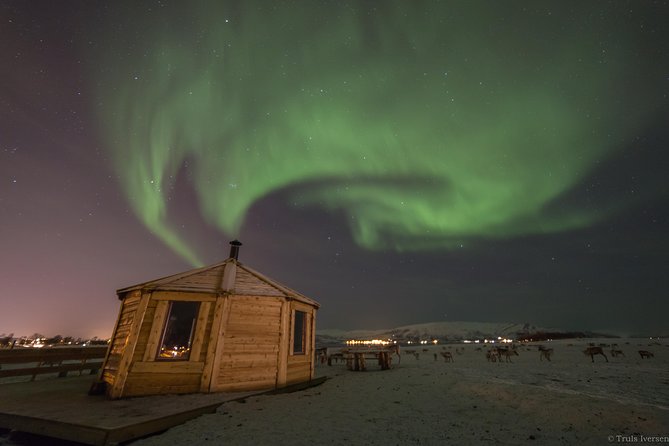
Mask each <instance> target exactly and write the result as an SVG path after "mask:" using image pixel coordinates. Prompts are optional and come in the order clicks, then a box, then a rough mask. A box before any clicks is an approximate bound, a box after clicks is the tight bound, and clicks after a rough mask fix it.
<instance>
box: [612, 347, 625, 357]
mask: <svg viewBox="0 0 669 446" xmlns="http://www.w3.org/2000/svg"><path fill="white" fill-rule="evenodd" d="M611 356H612V357H614V358H615V357H617V356H622V357H623V358H624V357H625V353H623V351H622V350H616V349H615V348H612V349H611Z"/></svg>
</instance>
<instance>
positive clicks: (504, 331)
mask: <svg viewBox="0 0 669 446" xmlns="http://www.w3.org/2000/svg"><path fill="white" fill-rule="evenodd" d="M548 331H551V332H555V331H557V330H554V329H546V328H540V327H537V326H535V325H532V324H528V323H523V324H520V323H510V322H509V323H501V322H461V321H458V322H455V321H454V322H446V321H444V322H428V323H425V324H414V325H404V326H402V327H397V328H392V329H384V330H350V331H346V330H336V329H325V330H316V342H317V343H319V344H320V345H333V344H341V343H342V342H345V341H347V340H350V339H357V340H370V339H393V340H397V341H400V342H406V341H414V342H415V341H420V340H427V341H430V340H433V339H437V340H439V341H440V342H444V341H463V340H466V339H470V340H476V339H480V340H483V339H497V337H507V338H512V339H515V338H516V337H519V336H521V335H527V334H530V333H536V332H548Z"/></svg>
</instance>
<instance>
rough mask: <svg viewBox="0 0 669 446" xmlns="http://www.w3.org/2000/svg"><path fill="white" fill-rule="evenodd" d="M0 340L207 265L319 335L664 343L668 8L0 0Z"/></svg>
mask: <svg viewBox="0 0 669 446" xmlns="http://www.w3.org/2000/svg"><path fill="white" fill-rule="evenodd" d="M0 23H1V25H0V61H1V62H0V81H1V82H0V305H1V309H0V334H2V333H12V332H13V333H15V334H16V335H26V334H32V333H35V332H39V333H43V334H45V335H55V334H61V335H74V336H100V337H106V336H109V335H110V334H111V331H112V329H113V324H114V321H115V320H116V316H117V313H118V309H119V301H118V300H117V298H116V294H115V290H116V289H119V288H122V287H126V286H130V285H134V284H136V283H139V282H144V281H148V280H152V279H156V278H159V277H163V276H166V275H170V274H174V273H178V272H182V271H186V270H188V269H191V268H193V267H195V266H202V265H207V264H211V263H215V262H218V261H220V260H223V259H225V258H226V257H227V255H228V252H229V247H228V241H230V240H232V239H234V238H238V239H239V240H241V241H242V242H243V243H244V245H243V246H242V249H241V252H240V261H242V262H243V263H245V264H247V265H249V266H251V267H252V268H254V269H256V270H258V271H261V272H262V273H264V274H266V275H267V276H269V277H272V278H274V279H276V280H278V281H279V282H282V283H284V284H286V285H288V286H289V287H291V288H294V289H296V290H298V291H300V292H302V293H303V294H306V295H307V296H310V297H312V298H314V299H316V300H317V301H319V302H320V303H321V305H322V307H321V310H320V312H319V315H318V327H319V328H343V329H352V328H370V329H371V328H391V327H394V326H399V325H406V324H416V323H421V322H434V321H449V320H450V321H460V320H469V321H491V322H506V321H508V322H519V323H524V322H529V323H531V324H535V325H539V326H544V327H551V328H559V329H566V330H599V331H608V332H614V333H621V334H637V333H645V334H658V333H660V332H662V333H664V334H666V333H669V322H668V320H669V302H668V300H667V289H668V288H669V278H668V277H669V271H668V270H669V268H668V266H669V261H668V258H669V237H668V232H667V231H668V230H669V208H668V207H667V204H669V194H668V192H669V189H668V184H669V181H668V180H667V179H666V176H667V171H668V170H669V153H668V152H667V148H668V145H669V26H667V23H669V3H668V2H666V1H657V2H651V1H643V2H636V1H635V2H623V1H615V2H590V1H588V2H584V1H580V0H579V1H574V2H565V1H559V2H557V1H556V2H545V1H532V2H529V1H528V2H519V1H510V2H495V1H490V2H437V1H426V2H420V1H411V2H408V1H404V2H390V1H383V2H382V1H358V2H356V1H350V2H347V1H316V0H314V1H306V2H280V1H258V2H253V1H210V2H176V1H175V2H167V1H163V2H161V1H151V2H149V1H145V2H135V1H132V2H122V1H113V2H101V1H67V2H53V1H7V0H2V1H0Z"/></svg>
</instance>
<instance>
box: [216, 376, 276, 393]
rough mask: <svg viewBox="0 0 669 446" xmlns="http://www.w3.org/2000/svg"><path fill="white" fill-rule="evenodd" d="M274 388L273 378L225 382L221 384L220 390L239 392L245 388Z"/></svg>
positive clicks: (245, 389)
mask: <svg viewBox="0 0 669 446" xmlns="http://www.w3.org/2000/svg"><path fill="white" fill-rule="evenodd" d="M273 388H274V379H273V378H272V379H266V380H263V381H250V382H241V383H226V384H223V385H221V391H222V392H240V391H247V390H268V389H273Z"/></svg>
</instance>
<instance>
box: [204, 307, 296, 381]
mask: <svg viewBox="0 0 669 446" xmlns="http://www.w3.org/2000/svg"><path fill="white" fill-rule="evenodd" d="M283 300H284V299H283V298H278V297H268V296H237V295H233V296H230V308H229V311H228V315H227V320H224V321H223V324H222V330H223V336H222V337H221V342H223V345H222V348H221V349H220V352H221V354H220V357H218V358H216V362H215V364H214V367H215V369H217V370H218V374H217V376H216V377H215V379H214V380H213V381H212V388H211V390H212V391H239V390H256V389H271V388H274V387H276V380H277V373H278V364H279V341H280V338H281V307H282V302H283Z"/></svg>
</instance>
